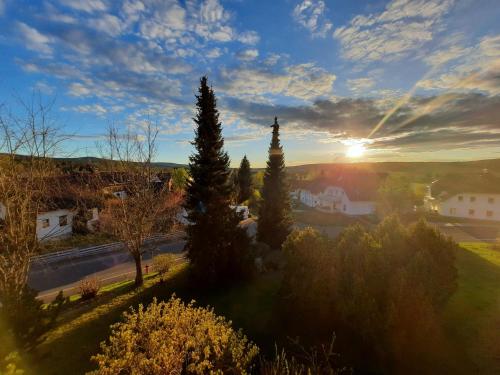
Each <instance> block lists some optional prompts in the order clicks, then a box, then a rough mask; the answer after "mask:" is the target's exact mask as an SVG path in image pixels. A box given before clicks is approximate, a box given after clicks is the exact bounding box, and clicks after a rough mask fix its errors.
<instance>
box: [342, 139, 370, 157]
mask: <svg viewBox="0 0 500 375" xmlns="http://www.w3.org/2000/svg"><path fill="white" fill-rule="evenodd" d="M365 151H366V148H365V146H364V145H363V144H362V143H356V144H353V145H351V146H349V147H348V148H347V151H346V153H345V155H346V156H347V157H348V158H359V157H361V156H363V155H364V154H365Z"/></svg>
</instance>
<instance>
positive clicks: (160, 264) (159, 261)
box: [153, 254, 177, 282]
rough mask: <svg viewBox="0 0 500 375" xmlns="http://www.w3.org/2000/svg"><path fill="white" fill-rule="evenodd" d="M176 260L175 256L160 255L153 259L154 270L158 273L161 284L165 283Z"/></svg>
mask: <svg viewBox="0 0 500 375" xmlns="http://www.w3.org/2000/svg"><path fill="white" fill-rule="evenodd" d="M176 260H177V258H176V257H175V255H174V254H160V255H157V256H155V257H154V258H153V269H154V270H155V271H156V272H158V275H159V276H160V282H163V277H164V276H165V275H166V274H167V273H168V271H170V269H171V268H172V267H173V266H174V264H175V262H176Z"/></svg>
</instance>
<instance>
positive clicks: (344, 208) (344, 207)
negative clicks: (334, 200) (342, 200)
mask: <svg viewBox="0 0 500 375" xmlns="http://www.w3.org/2000/svg"><path fill="white" fill-rule="evenodd" d="M345 208H346V207H345V204H344V207H343V209H344V212H345Z"/></svg>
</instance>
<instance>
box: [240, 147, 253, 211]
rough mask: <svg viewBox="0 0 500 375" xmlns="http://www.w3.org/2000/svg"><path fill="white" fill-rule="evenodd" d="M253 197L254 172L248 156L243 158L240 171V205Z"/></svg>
mask: <svg viewBox="0 0 500 375" xmlns="http://www.w3.org/2000/svg"><path fill="white" fill-rule="evenodd" d="M251 195H252V172H251V170H250V162H249V161H248V159H247V156H246V155H245V156H243V159H241V163H240V169H238V203H242V202H244V201H246V200H248V199H250V196H251Z"/></svg>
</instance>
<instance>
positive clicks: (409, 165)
mask: <svg viewBox="0 0 500 375" xmlns="http://www.w3.org/2000/svg"><path fill="white" fill-rule="evenodd" d="M339 169H345V170H363V171H371V172H375V173H384V174H392V173H401V174H404V175H408V176H410V177H411V178H412V179H413V180H414V181H422V182H430V181H432V180H433V179H437V178H440V177H443V176H448V175H457V174H461V175H464V178H466V176H467V175H469V176H472V175H477V174H480V173H484V172H485V170H487V171H488V173H491V174H495V175H500V159H489V160H475V161H463V162H377V163H328V164H307V165H298V166H293V167H288V168H287V170H288V172H289V173H291V174H299V175H303V176H310V177H314V176H318V175H321V174H328V173H329V172H331V171H335V170H339Z"/></svg>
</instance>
